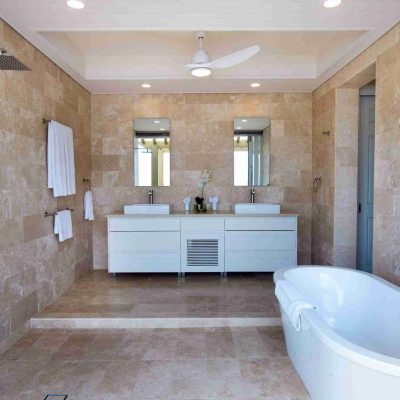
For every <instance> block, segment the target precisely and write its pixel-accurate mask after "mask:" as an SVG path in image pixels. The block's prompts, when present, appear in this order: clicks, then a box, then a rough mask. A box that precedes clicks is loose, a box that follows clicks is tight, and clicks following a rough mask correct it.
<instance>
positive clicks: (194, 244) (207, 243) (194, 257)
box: [186, 239, 218, 267]
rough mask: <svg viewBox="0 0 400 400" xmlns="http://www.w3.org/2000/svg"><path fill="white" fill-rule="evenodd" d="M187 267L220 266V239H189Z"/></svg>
mask: <svg viewBox="0 0 400 400" xmlns="http://www.w3.org/2000/svg"><path fill="white" fill-rule="evenodd" d="M186 245H187V252H186V254H187V260H186V261H187V264H186V265H187V266H188V267H197V266H207V267H216V266H218V239H188V240H187V241H186Z"/></svg>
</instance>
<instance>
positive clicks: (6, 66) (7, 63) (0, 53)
mask: <svg viewBox="0 0 400 400" xmlns="http://www.w3.org/2000/svg"><path fill="white" fill-rule="evenodd" d="M6 54H7V51H6V50H4V49H0V71H32V70H31V69H30V68H29V67H27V66H26V65H25V64H24V63H22V62H21V61H19V60H17V59H16V58H15V57H14V56H7V55H6Z"/></svg>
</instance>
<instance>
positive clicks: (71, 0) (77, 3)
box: [67, 0, 85, 10]
mask: <svg viewBox="0 0 400 400" xmlns="http://www.w3.org/2000/svg"><path fill="white" fill-rule="evenodd" d="M67 4H68V5H69V6H70V7H71V8H75V9H76V10H81V9H82V8H85V3H84V2H83V1H81V0H68V1H67Z"/></svg>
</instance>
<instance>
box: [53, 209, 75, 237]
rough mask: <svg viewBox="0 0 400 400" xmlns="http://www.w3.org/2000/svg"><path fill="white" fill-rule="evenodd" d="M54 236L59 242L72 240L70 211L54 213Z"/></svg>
mask: <svg viewBox="0 0 400 400" xmlns="http://www.w3.org/2000/svg"><path fill="white" fill-rule="evenodd" d="M54 234H55V235H58V240H59V241H60V242H63V241H64V240H67V239H71V238H72V236H73V233H72V215H71V210H64V211H59V212H57V213H56V215H55V217H54Z"/></svg>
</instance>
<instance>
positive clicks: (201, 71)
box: [190, 67, 212, 78]
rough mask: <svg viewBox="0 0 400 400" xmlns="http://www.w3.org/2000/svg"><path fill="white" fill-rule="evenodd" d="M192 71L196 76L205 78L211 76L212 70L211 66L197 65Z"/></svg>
mask: <svg viewBox="0 0 400 400" xmlns="http://www.w3.org/2000/svg"><path fill="white" fill-rule="evenodd" d="M190 73H191V74H192V75H193V76H195V77H196V78H204V77H206V76H210V75H211V73H212V71H211V69H210V68H206V67H196V68H193V69H192V70H191V71H190Z"/></svg>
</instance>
